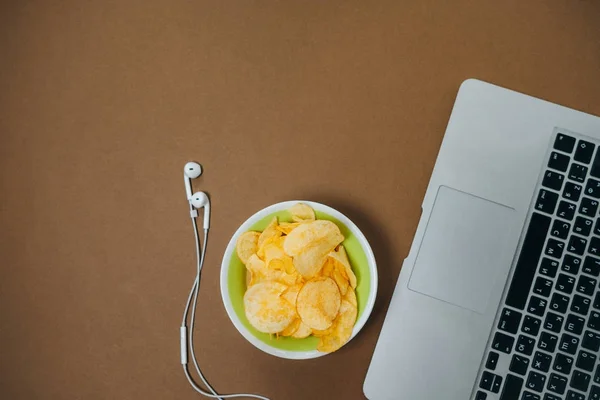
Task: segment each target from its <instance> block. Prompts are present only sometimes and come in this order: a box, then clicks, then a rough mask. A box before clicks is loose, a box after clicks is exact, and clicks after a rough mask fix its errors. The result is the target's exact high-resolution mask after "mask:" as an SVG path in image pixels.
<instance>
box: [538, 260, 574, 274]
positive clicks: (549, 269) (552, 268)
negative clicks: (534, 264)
mask: <svg viewBox="0 0 600 400" xmlns="http://www.w3.org/2000/svg"><path fill="white" fill-rule="evenodd" d="M567 257H569V254H567V255H566V256H565V259H566V258H567ZM557 270H558V261H556V260H552V259H551V258H548V257H544V258H543V259H542V262H541V263H540V274H542V275H546V276H549V277H550V278H554V277H555V276H556V271H557Z"/></svg>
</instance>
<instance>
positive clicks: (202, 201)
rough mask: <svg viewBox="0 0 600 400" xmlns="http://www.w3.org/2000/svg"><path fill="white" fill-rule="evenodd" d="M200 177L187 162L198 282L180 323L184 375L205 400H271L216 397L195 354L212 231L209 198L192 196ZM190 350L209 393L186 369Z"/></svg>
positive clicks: (199, 169) (194, 165)
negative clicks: (200, 218)
mask: <svg viewBox="0 0 600 400" xmlns="http://www.w3.org/2000/svg"><path fill="white" fill-rule="evenodd" d="M200 175H202V166H201V165H200V164H198V163H195V162H188V163H187V164H185V167H184V168H183V180H184V182H185V193H186V196H187V200H188V203H189V206H190V216H191V217H192V225H193V227H194V237H195V240H196V278H195V279H194V284H193V285H192V289H191V290H190V294H189V296H188V299H187V303H186V305H185V310H184V312H183V320H182V321H181V327H180V328H179V332H180V345H181V365H182V366H183V371H184V373H185V376H186V378H187V380H188V382H189V383H190V385H192V387H193V388H194V390H196V391H197V392H198V393H200V394H202V395H204V396H206V397H210V398H213V399H219V400H222V399H230V398H237V397H251V398H255V399H260V400H269V399H268V398H266V397H263V396H259V395H256V394H248V393H240V394H227V395H220V394H217V392H216V391H215V390H214V389H213V388H212V386H210V385H209V383H208V382H207V380H206V378H205V377H204V375H203V374H202V372H201V371H200V366H199V365H198V361H197V360H196V355H195V354H194V321H195V319H196V318H195V317H196V305H197V304H198V291H199V290H200V272H201V271H202V267H203V266H204V257H205V255H206V242H207V240H208V230H209V227H210V199H209V198H208V195H207V194H206V193H204V192H196V193H194V194H192V179H196V178H198V177H199V176H200ZM201 208H204V218H203V228H204V242H203V244H204V246H200V238H199V235H198V226H197V224H196V218H198V210H199V209H201ZM190 305H191V306H192V311H191V314H190V334H189V337H188V328H187V320H188V312H189V311H190ZM188 349H189V353H190V355H191V356H192V357H191V358H192V361H193V363H194V367H195V368H196V372H197V373H198V376H199V377H200V379H201V380H202V382H203V383H204V385H205V386H206V387H207V388H208V390H209V391H210V393H208V392H206V391H205V390H204V389H203V388H201V387H200V386H198V384H196V382H194V380H193V379H192V377H191V375H190V371H189V370H188V367H187V364H188Z"/></svg>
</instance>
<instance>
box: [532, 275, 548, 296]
mask: <svg viewBox="0 0 600 400" xmlns="http://www.w3.org/2000/svg"><path fill="white" fill-rule="evenodd" d="M551 291H552V281H550V280H548V279H544V278H542V277H541V276H538V277H537V278H536V280H535V285H533V292H534V293H537V294H539V295H541V296H544V297H548V296H550V292H551Z"/></svg>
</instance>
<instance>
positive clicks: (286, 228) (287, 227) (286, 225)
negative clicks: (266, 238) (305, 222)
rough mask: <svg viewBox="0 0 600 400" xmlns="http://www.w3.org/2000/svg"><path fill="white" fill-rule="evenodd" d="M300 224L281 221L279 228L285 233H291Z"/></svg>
mask: <svg viewBox="0 0 600 400" xmlns="http://www.w3.org/2000/svg"><path fill="white" fill-rule="evenodd" d="M298 225H300V223H299V222H281V223H280V224H279V225H277V230H278V231H280V232H281V233H283V234H284V235H289V234H290V232H291V231H293V230H294V229H296V228H297V227H298Z"/></svg>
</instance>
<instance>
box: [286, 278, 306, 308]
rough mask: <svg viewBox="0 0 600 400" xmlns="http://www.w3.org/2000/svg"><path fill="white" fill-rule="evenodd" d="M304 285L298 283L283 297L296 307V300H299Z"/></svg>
mask: <svg viewBox="0 0 600 400" xmlns="http://www.w3.org/2000/svg"><path fill="white" fill-rule="evenodd" d="M302 286H303V284H302V283H297V284H295V285H294V286H290V287H289V288H287V289H286V290H285V292H283V293H282V294H281V297H283V298H284V299H286V300H287V301H289V302H290V304H291V305H293V306H294V307H296V299H297V298H298V293H299V292H300V289H302Z"/></svg>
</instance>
